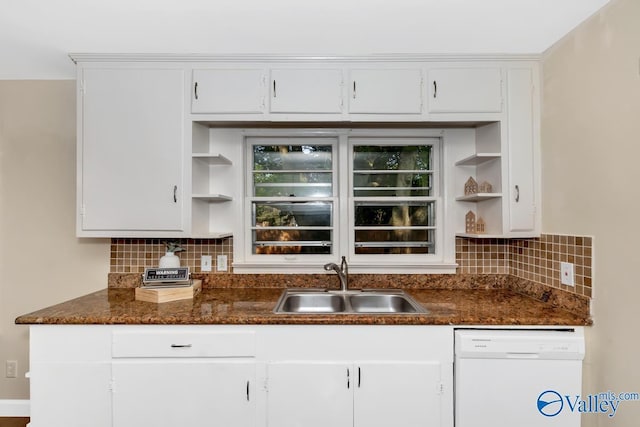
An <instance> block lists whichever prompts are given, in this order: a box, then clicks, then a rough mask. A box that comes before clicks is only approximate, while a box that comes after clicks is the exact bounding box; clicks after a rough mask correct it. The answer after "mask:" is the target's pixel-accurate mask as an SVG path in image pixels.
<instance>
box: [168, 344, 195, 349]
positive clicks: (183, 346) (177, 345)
mask: <svg viewBox="0 0 640 427" xmlns="http://www.w3.org/2000/svg"><path fill="white" fill-rule="evenodd" d="M171 348H191V344H171Z"/></svg>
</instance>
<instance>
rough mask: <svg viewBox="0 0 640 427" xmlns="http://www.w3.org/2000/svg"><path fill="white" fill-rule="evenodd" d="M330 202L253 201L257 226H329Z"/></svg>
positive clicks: (330, 215)
mask: <svg viewBox="0 0 640 427" xmlns="http://www.w3.org/2000/svg"><path fill="white" fill-rule="evenodd" d="M332 208H333V204H332V203H331V202H254V203H253V212H254V220H253V225H254V226H257V227H283V226H284V227H310V226H311V227H331V226H332V224H333V219H332V214H333V212H332V210H333V209H332Z"/></svg>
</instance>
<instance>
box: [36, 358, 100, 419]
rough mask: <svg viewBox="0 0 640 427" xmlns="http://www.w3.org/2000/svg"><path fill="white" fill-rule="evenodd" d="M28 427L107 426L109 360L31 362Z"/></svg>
mask: <svg viewBox="0 0 640 427" xmlns="http://www.w3.org/2000/svg"><path fill="white" fill-rule="evenodd" d="M29 369H30V377H31V380H30V389H31V396H30V416H31V422H30V424H29V427H87V426H91V427H111V426H112V422H111V390H110V387H109V384H110V381H111V364H110V363H108V362H93V361H90V362H81V361H69V362H58V361H53V362H31V364H30V367H29Z"/></svg>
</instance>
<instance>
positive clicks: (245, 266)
mask: <svg viewBox="0 0 640 427" xmlns="http://www.w3.org/2000/svg"><path fill="white" fill-rule="evenodd" d="M322 265H323V264H322V263H313V264H295V265H291V264H288V265H282V264H273V262H271V263H234V264H233V272H234V273H235V274H256V273H264V274H301V273H302V274H317V273H324V270H323V269H322ZM457 267H458V264H456V263H444V262H443V263H432V264H399V263H389V264H385V263H377V264H376V265H371V264H349V273H352V274H455V273H456V268H457Z"/></svg>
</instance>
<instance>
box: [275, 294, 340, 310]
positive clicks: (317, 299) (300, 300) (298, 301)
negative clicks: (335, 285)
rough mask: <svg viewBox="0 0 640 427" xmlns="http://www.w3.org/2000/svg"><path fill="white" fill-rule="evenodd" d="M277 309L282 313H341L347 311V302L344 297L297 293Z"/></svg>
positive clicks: (287, 297)
mask: <svg viewBox="0 0 640 427" xmlns="http://www.w3.org/2000/svg"><path fill="white" fill-rule="evenodd" d="M285 292H286V291H285ZM277 307H278V310H277V311H278V312H281V313H341V312H343V311H344V310H345V307H346V302H345V299H344V298H343V297H342V295H336V294H330V293H318V292H308V293H307V292H296V293H295V294H290V295H287V296H286V298H284V299H281V303H280V304H278V306H277Z"/></svg>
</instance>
